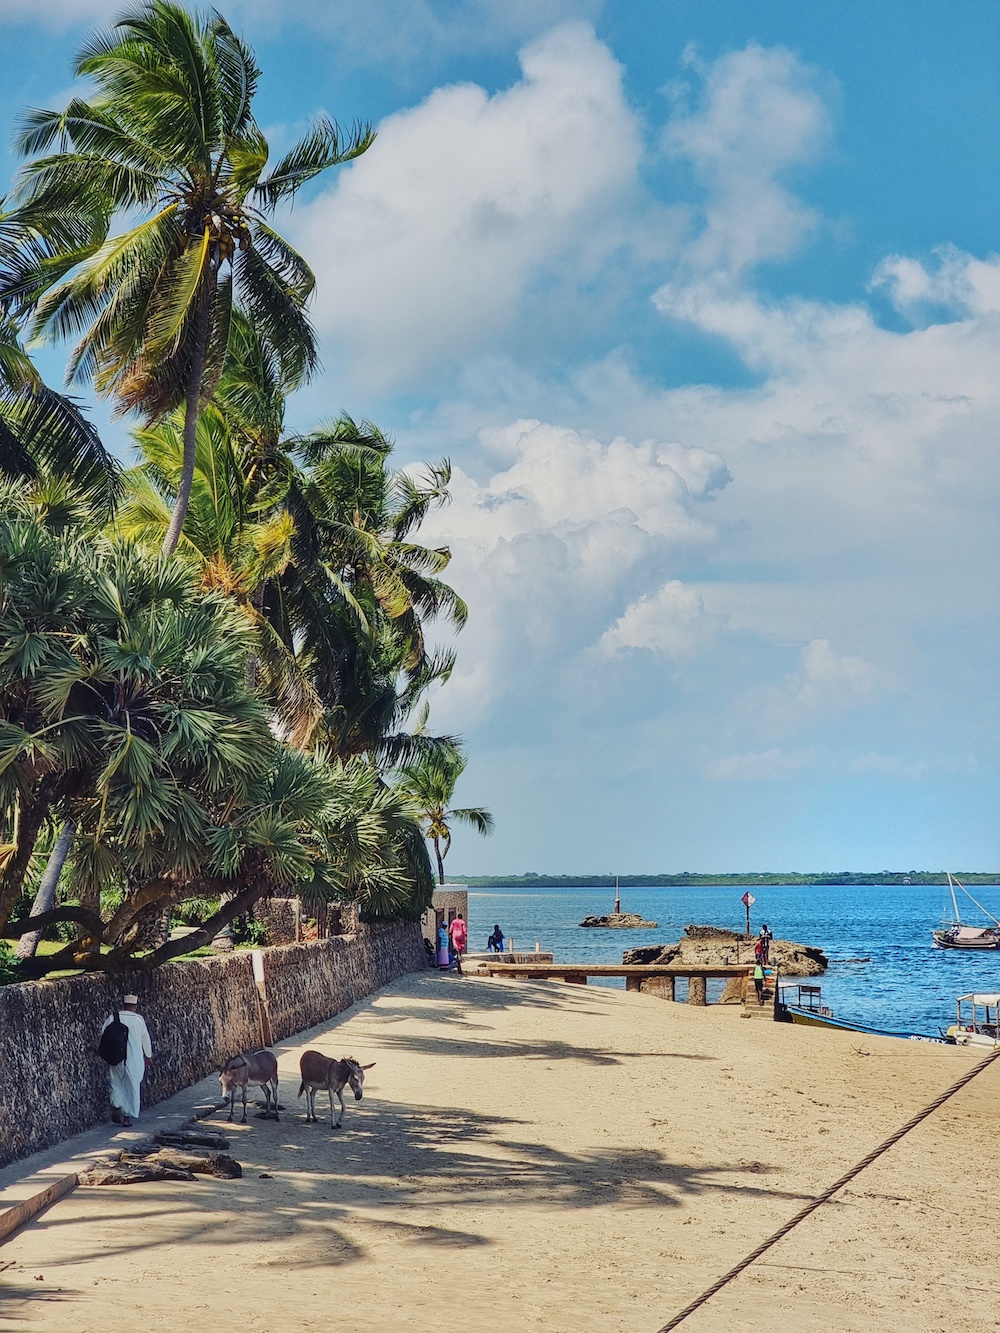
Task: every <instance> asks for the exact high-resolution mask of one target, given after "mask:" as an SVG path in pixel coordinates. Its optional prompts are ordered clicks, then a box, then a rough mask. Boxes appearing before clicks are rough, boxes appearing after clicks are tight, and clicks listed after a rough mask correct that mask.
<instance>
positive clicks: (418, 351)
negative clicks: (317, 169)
mask: <svg viewBox="0 0 1000 1333" xmlns="http://www.w3.org/2000/svg"><path fill="white" fill-rule="evenodd" d="M521 68H522V78H521V80H520V81H519V82H517V83H516V84H514V85H513V87H511V88H509V89H507V90H505V91H503V92H500V93H497V94H495V95H494V96H490V95H489V94H487V92H486V91H485V90H484V89H482V88H480V87H477V86H476V85H474V84H462V85H456V86H452V87H447V88H439V89H437V90H436V91H435V92H433V93H432V94H431V95H430V96H429V97H428V98H427V99H426V101H424V102H422V103H421V104H420V105H419V106H417V107H415V108H413V109H412V110H409V111H403V112H399V113H397V114H395V115H393V116H390V117H389V118H388V119H387V120H385V121H383V122H382V124H381V125H380V126H379V137H378V139H377V141H376V143H375V145H374V147H373V148H372V149H370V150H369V152H368V153H366V154H365V156H364V157H362V158H360V159H359V160H358V161H357V162H356V163H354V164H353V165H351V166H350V167H349V168H347V169H345V170H344V171H343V172H341V173H340V174H339V175H338V177H337V178H336V181H335V183H334V185H333V186H332V188H331V189H330V190H328V191H327V192H326V193H325V194H323V195H321V196H320V197H319V198H318V199H317V200H316V201H314V202H313V203H312V204H311V205H309V206H308V207H307V208H304V209H303V210H301V211H300V212H299V213H298V214H296V215H294V216H293V220H292V223H291V229H292V230H293V231H294V234H295V237H296V240H297V241H298V243H299V245H300V247H301V248H302V250H303V251H304V253H306V254H307V255H308V256H309V257H310V259H311V262H312V263H313V266H314V268H315V269H316V272H317V278H318V284H319V286H318V293H319V295H318V303H317V306H316V310H315V318H316V322H317V324H318V326H319V328H320V329H321V330H322V331H323V332H324V334H326V335H327V337H328V339H329V340H330V342H331V343H332V344H333V345H334V347H335V348H336V355H337V356H338V358H341V357H346V358H348V359H349V364H350V367H351V373H352V375H353V378H354V381H355V383H356V384H366V385H368V386H369V387H370V386H373V385H376V384H377V385H380V386H382V387H387V386H390V385H394V386H399V385H400V384H402V383H404V382H407V381H409V380H411V379H412V378H413V377H414V376H415V375H416V374H417V372H419V371H421V370H424V369H426V368H427V367H430V366H440V365H441V363H442V362H447V361H449V360H450V359H451V358H462V359H467V358H468V357H469V356H470V355H471V354H472V353H473V352H474V351H475V350H476V349H477V348H480V347H482V346H484V345H486V344H488V343H489V342H490V339H491V338H493V337H495V336H496V335H497V334H498V333H502V332H503V331H504V330H506V329H507V328H509V326H510V324H511V323H512V321H513V320H514V319H515V317H516V315H517V313H518V309H519V303H520V302H521V300H522V298H523V297H524V296H525V294H526V292H528V291H529V290H530V289H531V288H532V285H533V283H535V282H536V281H537V280H538V279H539V277H540V276H541V275H542V274H543V273H545V272H547V271H549V270H551V269H552V268H553V267H557V268H558V267H559V265H560V264H563V265H565V267H566V268H567V269H568V271H569V278H568V281H570V282H571V283H577V282H585V281H586V280H587V278H588V276H590V275H592V274H594V273H595V272H596V271H598V270H599V269H600V266H601V264H602V262H603V260H604V258H605V257H606V256H607V254H608V253H609V251H610V250H611V249H612V248H614V247H616V246H617V245H618V244H619V243H620V241H621V239H622V238H621V232H620V228H619V224H618V221H617V219H618V216H619V215H620V213H621V210H622V209H623V208H624V207H625V203H626V200H627V197H628V195H629V194H630V192H631V191H632V190H633V189H634V188H635V173H636V167H637V163H638V160H639V156H640V153H641V144H640V138H639V132H638V125H637V121H636V119H635V117H634V116H633V114H632V112H631V111H630V110H629V109H628V107H627V106H626V103H625V100H624V96H623V92H622V86H621V82H622V70H621V67H620V66H619V65H618V64H617V62H616V61H615V60H614V59H613V57H612V56H611V54H610V52H609V51H608V49H607V48H606V47H605V46H603V45H602V44H601V43H600V42H598V41H597V39H596V38H595V37H594V34H593V32H592V31H591V30H590V29H589V28H588V27H587V26H586V25H584V24H580V23H575V24H566V25H563V26H562V27H559V28H557V29H555V30H554V31H553V32H550V33H548V34H547V35H546V36H545V37H543V38H541V39H539V40H538V41H536V42H533V43H531V44H530V45H529V46H527V47H525V48H524V50H523V51H522V52H521Z"/></svg>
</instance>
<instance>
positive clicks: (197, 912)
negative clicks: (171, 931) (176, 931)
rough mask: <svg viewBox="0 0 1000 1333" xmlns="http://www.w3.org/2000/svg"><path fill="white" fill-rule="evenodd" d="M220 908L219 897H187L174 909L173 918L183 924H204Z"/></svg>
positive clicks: (178, 923) (177, 922)
mask: <svg viewBox="0 0 1000 1333" xmlns="http://www.w3.org/2000/svg"><path fill="white" fill-rule="evenodd" d="M218 910H219V899H218V898H185V899H184V901H183V902H180V903H178V904H177V906H176V907H175V908H174V909H173V911H172V912H171V919H172V920H173V921H174V922H175V923H176V924H177V925H181V926H203V925H204V924H205V922H206V921H210V920H211V918H212V917H213V916H214V915H215V914H216V912H217V911H218Z"/></svg>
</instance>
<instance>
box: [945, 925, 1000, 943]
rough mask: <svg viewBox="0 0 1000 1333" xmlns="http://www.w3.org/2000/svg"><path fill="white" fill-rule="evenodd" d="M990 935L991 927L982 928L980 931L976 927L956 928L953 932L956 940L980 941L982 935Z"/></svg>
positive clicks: (991, 932)
mask: <svg viewBox="0 0 1000 1333" xmlns="http://www.w3.org/2000/svg"><path fill="white" fill-rule="evenodd" d="M992 934H993V927H992V926H983V927H982V928H981V929H980V927H978V926H957V927H956V928H955V932H954V936H955V939H956V940H978V939H981V938H982V937H983V935H992Z"/></svg>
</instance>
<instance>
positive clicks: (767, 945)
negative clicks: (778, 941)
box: [760, 921, 774, 967]
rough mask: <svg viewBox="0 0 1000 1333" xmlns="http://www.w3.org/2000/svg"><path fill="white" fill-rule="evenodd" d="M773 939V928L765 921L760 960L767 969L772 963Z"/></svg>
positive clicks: (762, 930) (762, 931)
mask: <svg viewBox="0 0 1000 1333" xmlns="http://www.w3.org/2000/svg"><path fill="white" fill-rule="evenodd" d="M773 939H774V936H773V935H772V934H771V927H770V926H769V925H768V924H767V922H766V921H765V922H764V924H763V925H762V926H761V928H760V960H761V962H762V963H763V964H764V966H765V967H767V965H768V963H769V962H770V961H771V941H772V940H773Z"/></svg>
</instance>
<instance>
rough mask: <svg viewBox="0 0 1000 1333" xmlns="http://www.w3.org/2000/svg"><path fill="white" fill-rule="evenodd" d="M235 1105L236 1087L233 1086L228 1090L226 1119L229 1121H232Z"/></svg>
mask: <svg viewBox="0 0 1000 1333" xmlns="http://www.w3.org/2000/svg"><path fill="white" fill-rule="evenodd" d="M235 1105H236V1086H235V1084H234V1085H233V1087H232V1088H230V1090H229V1115H228V1116H227V1119H229V1120H232V1118H233V1107H234V1106H235Z"/></svg>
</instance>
